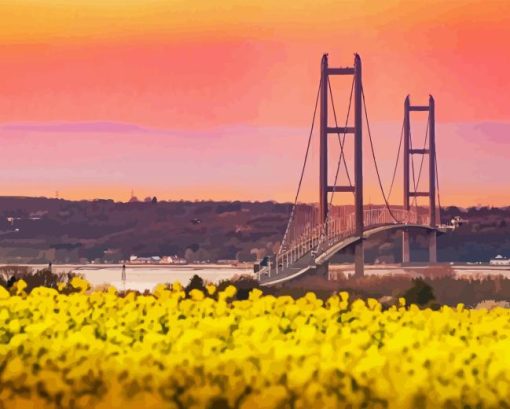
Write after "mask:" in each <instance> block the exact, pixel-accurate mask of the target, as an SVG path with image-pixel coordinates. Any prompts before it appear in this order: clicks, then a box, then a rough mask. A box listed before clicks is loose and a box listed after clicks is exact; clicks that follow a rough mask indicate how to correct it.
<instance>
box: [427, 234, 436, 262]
mask: <svg viewBox="0 0 510 409" xmlns="http://www.w3.org/2000/svg"><path fill="white" fill-rule="evenodd" d="M429 263H431V264H432V263H437V234H436V232H435V231H431V232H430V233H429Z"/></svg>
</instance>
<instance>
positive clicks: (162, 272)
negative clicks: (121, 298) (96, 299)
mask: <svg viewBox="0 0 510 409" xmlns="http://www.w3.org/2000/svg"><path fill="white" fill-rule="evenodd" d="M29 267H31V268H33V269H34V271H35V270H37V269H42V268H46V267H47V265H31V266H29ZM52 269H53V271H54V272H57V273H61V272H69V271H73V272H76V273H79V274H82V275H83V276H84V277H85V278H86V279H87V281H89V282H90V283H91V284H92V285H101V284H110V285H113V286H114V287H116V288H119V289H122V288H123V283H122V278H121V277H122V265H116V264H115V265H113V264H103V265H98V264H96V265H94V264H87V265H54V266H53V268H52ZM195 274H198V275H199V276H200V277H202V278H203V279H204V280H205V281H208V282H212V283H217V282H219V281H222V280H226V279H228V278H232V277H234V276H236V275H241V274H243V275H250V276H253V268H250V267H248V266H246V267H231V266H228V265H203V266H202V265H198V266H195V265H189V266H188V265H185V266H170V265H161V266H158V265H150V266H144V265H127V266H126V286H125V288H126V289H132V290H138V291H144V290H152V289H153V288H154V287H155V286H156V285H157V284H160V283H173V282H175V281H179V282H180V283H181V284H184V285H186V284H188V282H189V280H190V279H191V277H193V276H194V275H195Z"/></svg>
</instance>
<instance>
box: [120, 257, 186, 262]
mask: <svg viewBox="0 0 510 409" xmlns="http://www.w3.org/2000/svg"><path fill="white" fill-rule="evenodd" d="M128 263H130V264H186V263H187V262H186V260H185V259H183V258H180V257H178V256H163V257H160V256H151V257H138V256H135V255H133V256H130V257H129V261H128Z"/></svg>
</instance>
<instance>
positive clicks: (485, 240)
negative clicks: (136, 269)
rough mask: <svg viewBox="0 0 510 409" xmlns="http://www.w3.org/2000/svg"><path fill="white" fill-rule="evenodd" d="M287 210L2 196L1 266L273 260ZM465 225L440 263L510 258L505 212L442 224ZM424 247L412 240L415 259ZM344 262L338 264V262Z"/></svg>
mask: <svg viewBox="0 0 510 409" xmlns="http://www.w3.org/2000/svg"><path fill="white" fill-rule="evenodd" d="M290 207H291V206H290V204H288V203H287V204H280V203H274V202H237V201H236V202H210V201H201V202H185V201H174V202H161V201H160V202H157V201H148V202H132V203H120V202H114V201H112V200H95V201H68V200H63V199H47V198H25V197H0V262H4V263H6V262H8V263H47V262H48V261H52V262H57V263H78V262H87V261H92V260H95V261H96V262H103V261H106V262H118V261H120V260H124V259H127V258H129V256H130V255H132V254H136V255H138V256H153V255H160V256H164V255H178V256H180V257H186V258H187V259H188V260H189V261H217V260H221V259H237V260H239V261H251V260H254V259H255V258H256V257H257V255H258V256H260V255H263V254H265V253H268V254H272V252H273V251H274V250H275V249H276V248H277V246H278V243H279V240H281V237H282V234H283V231H284V230H285V226H286V222H287V217H288V214H289V210H290ZM456 215H461V216H462V217H463V218H465V219H467V220H469V223H468V224H466V225H463V226H462V227H461V228H460V229H458V230H457V231H456V232H455V233H452V234H448V235H443V236H441V237H440V238H439V239H438V253H439V254H438V256H439V259H440V260H443V261H487V260H489V259H490V258H491V257H494V256H495V255H496V254H504V255H510V208H469V209H459V208H456V207H449V208H446V209H443V220H449V219H451V218H452V217H453V216H456ZM425 244H426V243H425V241H424V240H423V238H422V237H420V236H417V237H414V243H413V246H414V252H413V258H414V259H415V260H420V259H425V257H426V249H425ZM399 246H400V244H399V234H398V233H396V234H394V235H392V236H381V237H379V238H377V239H375V240H372V241H369V242H367V260H368V261H369V262H370V261H374V260H375V259H379V261H386V262H392V261H398V257H399V254H400V247H399ZM348 257H349V255H348V254H347V255H345V256H342V255H340V256H339V257H338V259H339V260H343V259H345V258H348Z"/></svg>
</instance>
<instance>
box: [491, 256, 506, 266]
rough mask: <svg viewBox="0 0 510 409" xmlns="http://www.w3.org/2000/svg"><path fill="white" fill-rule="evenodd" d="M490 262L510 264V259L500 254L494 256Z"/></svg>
mask: <svg viewBox="0 0 510 409" xmlns="http://www.w3.org/2000/svg"><path fill="white" fill-rule="evenodd" d="M490 264H492V265H495V266H510V259H508V258H506V257H503V256H502V255H500V254H498V255H497V256H496V257H495V258H493V259H492V260H491V261H490Z"/></svg>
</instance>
